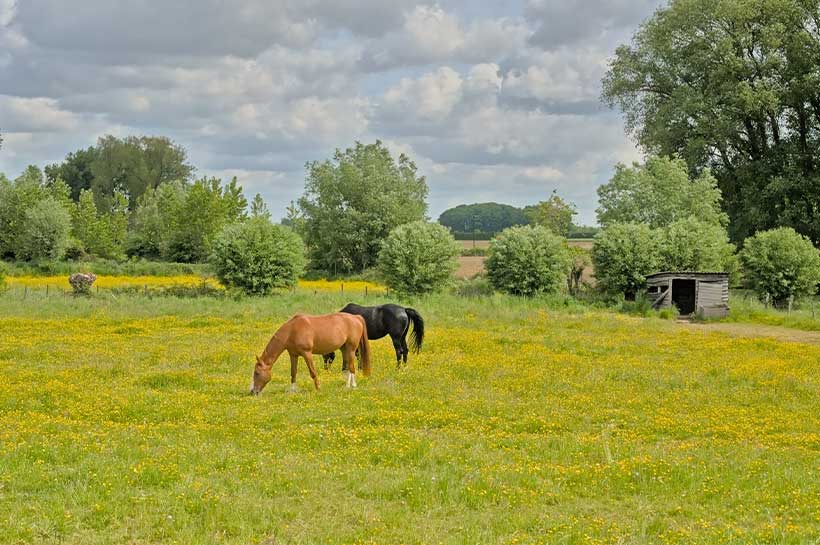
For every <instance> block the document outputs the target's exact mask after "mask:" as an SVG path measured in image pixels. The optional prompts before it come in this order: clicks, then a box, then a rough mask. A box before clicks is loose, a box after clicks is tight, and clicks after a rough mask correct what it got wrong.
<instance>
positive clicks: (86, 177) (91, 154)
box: [45, 146, 97, 201]
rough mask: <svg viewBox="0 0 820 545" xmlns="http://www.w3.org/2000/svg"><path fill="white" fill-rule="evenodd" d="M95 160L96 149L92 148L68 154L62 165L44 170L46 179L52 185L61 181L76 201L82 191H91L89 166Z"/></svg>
mask: <svg viewBox="0 0 820 545" xmlns="http://www.w3.org/2000/svg"><path fill="white" fill-rule="evenodd" d="M96 158H97V148H95V147H93V146H91V147H89V148H88V149H84V150H83V149H81V150H77V151H75V152H72V153H69V154H68V155H67V156H66V158H65V160H64V161H63V162H62V163H60V164H52V165H48V166H47V167H46V168H45V174H46V178H47V179H48V180H49V181H50V182H52V183H53V182H55V181H57V180H63V181H64V182H65V183H66V184H68V186H69V187H70V188H71V198H72V199H73V200H75V201H76V200H78V199H79V198H80V194H81V193H82V192H83V191H87V190H90V189H91V185H92V183H93V181H94V174H93V172H92V171H91V165H92V164H93V163H94V160H95V159H96Z"/></svg>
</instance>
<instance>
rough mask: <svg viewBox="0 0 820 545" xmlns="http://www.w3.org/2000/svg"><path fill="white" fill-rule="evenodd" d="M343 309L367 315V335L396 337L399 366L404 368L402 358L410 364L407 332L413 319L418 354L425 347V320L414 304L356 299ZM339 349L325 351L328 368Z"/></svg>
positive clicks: (371, 337) (365, 318) (394, 339)
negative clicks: (358, 301) (360, 302)
mask: <svg viewBox="0 0 820 545" xmlns="http://www.w3.org/2000/svg"><path fill="white" fill-rule="evenodd" d="M340 312H346V313H348V314H357V315H359V316H361V317H362V318H364V321H365V323H366V324H367V337H368V338H369V339H370V340H371V341H372V340H375V339H381V338H382V337H386V336H387V335H390V339H391V340H392V341H393V348H395V349H396V367H397V368H399V369H400V368H401V364H402V362H404V364H405V365H406V364H407V354H409V353H410V349H409V348H407V332H408V331H409V330H410V323H411V322H412V323H413V350H414V351H415V352H416V353H417V354H418V352H419V350H421V343H422V342H423V341H424V320H422V318H421V315H420V314H419V313H418V312H416V311H415V310H413V309H412V308H405V307H400V306H399V305H380V306H378V307H363V306H359V305H356V304H353V303H350V304H348V305H347V306H346V307H345V308H343V309H342V310H341V311H340ZM334 359H336V353H335V352H331V353H330V354H325V355H324V360H325V369H327V368H328V367H330V364H331V363H333V360H334Z"/></svg>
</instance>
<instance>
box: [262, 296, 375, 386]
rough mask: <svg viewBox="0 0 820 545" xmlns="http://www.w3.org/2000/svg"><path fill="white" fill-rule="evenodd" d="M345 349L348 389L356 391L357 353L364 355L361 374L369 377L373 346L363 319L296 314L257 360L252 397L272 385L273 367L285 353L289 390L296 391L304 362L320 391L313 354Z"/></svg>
mask: <svg viewBox="0 0 820 545" xmlns="http://www.w3.org/2000/svg"><path fill="white" fill-rule="evenodd" d="M340 348H341V349H342V357H343V358H344V362H345V363H347V365H348V374H347V387H348V388H351V387H353V388H355V387H356V349H357V348H358V349H359V353H360V355H361V364H362V371H364V374H365V375H366V376H367V375H370V343H369V341H368V340H367V326H366V325H365V323H364V318H362V317H361V316H354V315H352V314H344V313H341V312H338V313H336V314H326V315H324V316H308V315H306V314H297V315H296V316H294V317H293V318H291V319H290V320H288V321H287V322H285V324H284V325H283V326H282V327H280V328H279V329H278V330H277V331H276V333H274V334H273V337H271V340H270V341H269V342H268V345H267V346H266V347H265V351H264V352H262V355H261V356H257V357H256V366H255V367H254V370H253V383H252V384H251V394H256V395H258V394H259V392H261V391H262V389H263V388H264V387H265V385H266V384H267V383H268V382H270V377H271V367H273V364H274V363H276V360H277V359H278V358H279V356H280V355H281V354H282V352H284V351H285V350H287V351H288V354H290V389H291V390H292V391H295V390H296V363H297V361H298V360H299V356H302V358H304V360H305V363H307V366H308V370H310V377H311V378H312V379H313V384H314V385H315V386H316V389H317V390H318V389H319V377H318V376H317V375H316V367H314V365H313V354H314V353H316V354H328V353H330V352H333V351H334V350H338V349H340Z"/></svg>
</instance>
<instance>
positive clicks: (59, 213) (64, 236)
mask: <svg viewBox="0 0 820 545" xmlns="http://www.w3.org/2000/svg"><path fill="white" fill-rule="evenodd" d="M70 233H71V215H70V214H69V213H68V211H67V210H66V209H65V208H64V207H63V205H62V204H60V203H59V202H58V201H57V200H56V199H55V198H53V197H47V198H45V199H43V200H41V201H39V202H38V203H37V204H35V205H34V206H32V207H31V208H29V209H28V210H27V211H26V214H25V220H24V228H23V232H22V233H21V236H20V242H19V246H18V248H17V249H16V250H15V253H16V257H17V259H24V260H39V259H53V260H60V259H62V258H63V256H64V255H65V252H66V248H67V247H68V240H69V235H70Z"/></svg>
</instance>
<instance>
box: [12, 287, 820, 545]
mask: <svg viewBox="0 0 820 545" xmlns="http://www.w3.org/2000/svg"><path fill="white" fill-rule="evenodd" d="M348 299H349V298H348V296H347V295H342V294H339V293H336V292H335V290H326V291H323V292H319V291H318V290H312V289H310V288H306V287H302V288H300V289H297V290H296V291H294V292H292V293H288V294H283V295H279V296H275V297H269V298H264V299H242V300H234V299H230V298H222V299H214V298H191V299H178V298H174V297H156V298H146V297H139V296H133V295H126V296H120V297H111V296H107V295H105V294H101V295H99V296H92V297H90V298H74V297H52V298H42V299H32V300H29V301H28V303H26V304H21V300H20V298H19V291H14V290H12V291H9V292H7V293H6V294H5V295H0V377H2V381H0V543H3V544H6V543H8V544H17V543H20V544H22V543H26V544H29V543H33V544H46V543H69V544H74V543H76V544H88V545H96V544H108V543H112V544H113V543H130V544H154V543H163V544H171V543H178V544H194V543H235V544H247V543H264V544H269V545H273V544H314V543H333V544H357V543H358V544H394V543H405V544H422V543H424V544H427V543H432V544H438V543H444V544H462V543H465V544H466V543H470V544H475V543H481V544H514V543H528V544H529V543H533V544H538V543H543V544H546V543H562V544H594V543H600V544H603V543H622V544H650V543H652V544H655V543H681V544H682V543H687V544H689V543H702V544H707V543H708V544H714V543H737V544H741V543H743V544H746V543H773V544H805V543H818V539H820V464H818V460H820V373H818V368H819V367H820V346H818V345H812V344H798V343H788V342H781V341H778V340H775V339H770V338H769V339H764V338H754V337H729V336H726V335H722V334H717V333H711V332H708V331H702V330H696V329H693V328H689V327H687V326H684V325H679V324H676V323H674V322H671V321H664V320H659V319H655V318H649V319H645V318H636V317H630V316H624V315H620V314H615V313H610V312H604V311H591V310H588V309H584V308H581V307H577V306H573V305H571V304H570V305H569V306H566V307H563V306H561V305H557V304H548V303H549V302H547V301H543V300H529V301H528V300H520V299H514V298H509V297H502V296H495V297H491V298H484V299H469V298H455V297H450V296H444V295H442V296H436V297H430V298H422V299H418V300H413V301H409V303H410V304H411V306H413V307H414V308H417V309H418V310H420V311H421V312H422V314H423V315H424V317H425V319H426V321H427V329H428V337H427V339H426V341H425V346H424V350H423V351H422V353H421V354H420V355H415V354H412V355H411V358H410V365H409V368H407V369H406V370H403V371H401V372H399V371H396V370H395V367H394V356H393V355H392V348H391V347H390V343H389V342H388V341H385V340H382V341H375V342H374V343H373V347H374V353H375V359H374V373H373V375H372V376H371V377H370V378H360V380H359V388H358V389H357V390H346V389H344V387H343V385H344V378H343V376H342V375H341V373H340V371H339V367H338V364H337V365H336V367H335V368H333V369H331V370H329V371H324V370H322V371H320V381H321V383H322V389H321V390H320V391H319V392H314V391H313V390H312V385H311V383H310V379H309V376H308V373H307V370H306V369H305V368H304V365H303V364H301V363H300V370H299V387H300V390H299V392H298V393H296V394H289V393H286V386H287V384H288V382H289V372H288V371H289V370H288V365H287V363H286V361H285V360H286V358H284V357H283V358H282V359H281V360H280V361H279V363H278V364H277V365H276V366H274V377H273V380H272V382H271V384H270V385H269V386H268V388H267V389H266V390H265V391H264V392H263V394H262V395H261V396H259V397H250V396H248V395H247V390H248V386H249V383H250V378H251V365H252V361H253V355H254V354H255V353H259V352H260V351H261V350H262V348H263V346H264V344H265V342H266V341H267V340H268V338H269V337H270V335H271V333H272V332H273V330H274V329H275V328H276V327H277V325H278V324H280V323H281V322H282V321H283V320H284V319H286V317H288V316H289V315H291V314H292V313H294V312H295V311H297V310H298V311H306V312H314V313H319V312H328V311H332V310H335V309H338V308H340V307H341V306H342V305H343V304H344V303H346V302H347V301H348ZM358 299H359V300H361V299H362V298H361V297H358ZM380 300H381V299H380V298H378V297H370V298H369V299H367V301H369V302H371V303H376V302H378V301H380ZM319 368H320V369H321V366H319Z"/></svg>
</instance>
